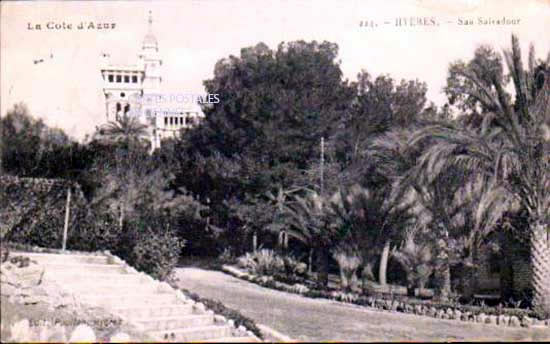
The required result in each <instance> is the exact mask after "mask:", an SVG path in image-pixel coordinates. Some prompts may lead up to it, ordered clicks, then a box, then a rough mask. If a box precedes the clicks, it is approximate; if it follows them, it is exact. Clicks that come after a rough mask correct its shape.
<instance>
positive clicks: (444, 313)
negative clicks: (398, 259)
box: [222, 265, 550, 327]
mask: <svg viewBox="0 0 550 344" xmlns="http://www.w3.org/2000/svg"><path fill="white" fill-rule="evenodd" d="M222 271H224V272H225V273H228V274H230V275H232V276H235V277H237V278H240V279H243V280H246V281H249V282H252V283H255V284H258V285H260V286H262V287H266V288H271V289H276V290H280V291H284V292H289V293H294V294H300V295H303V296H306V297H311V298H323V299H329V300H335V301H341V302H346V303H352V304H355V305H359V306H365V307H370V308H375V309H379V310H386V311H394V312H403V313H410V314H416V315H422V316H429V317H434V318H438V319H449V320H457V321H470V322H477V323H483V324H492V325H499V326H511V327H518V326H523V327H530V326H548V327H550V319H546V320H541V319H537V318H536V315H535V313H534V312H533V311H531V310H526V309H513V308H504V307H479V306H468V305H460V304H444V303H435V302H429V301H422V300H410V299H409V300H406V301H404V300H400V299H399V297H392V298H384V297H382V298H380V297H374V296H364V295H359V294H355V293H343V292H340V291H327V290H316V289H310V288H309V287H306V286H304V285H301V284H294V285H290V284H286V283H282V282H279V281H276V280H274V279H273V278H272V277H269V276H257V275H252V274H249V273H248V272H244V271H242V270H240V269H238V268H236V267H234V266H229V265H224V266H222Z"/></svg>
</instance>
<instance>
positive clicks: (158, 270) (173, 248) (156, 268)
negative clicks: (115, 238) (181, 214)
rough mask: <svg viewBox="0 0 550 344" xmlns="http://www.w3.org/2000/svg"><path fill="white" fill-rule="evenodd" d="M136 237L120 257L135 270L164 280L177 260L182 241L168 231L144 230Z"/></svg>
mask: <svg viewBox="0 0 550 344" xmlns="http://www.w3.org/2000/svg"><path fill="white" fill-rule="evenodd" d="M136 239H137V240H135V242H134V245H132V249H131V251H130V252H129V254H128V255H127V256H126V257H124V256H123V257H122V258H123V259H124V258H126V259H127V262H128V264H130V265H132V266H133V267H134V268H136V269H137V270H139V271H143V272H145V273H148V274H150V275H151V276H153V277H155V278H158V279H160V280H165V279H166V278H167V277H168V276H169V275H170V273H171V272H172V270H173V269H174V267H175V266H176V264H177V262H178V258H179V256H180V252H181V249H182V248H183V242H182V241H181V240H180V239H179V238H178V237H177V236H176V235H174V234H173V233H172V232H170V231H153V230H146V231H144V232H143V235H142V236H140V237H138V238H136Z"/></svg>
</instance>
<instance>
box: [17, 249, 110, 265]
mask: <svg viewBox="0 0 550 344" xmlns="http://www.w3.org/2000/svg"><path fill="white" fill-rule="evenodd" d="M11 255H13V256H24V257H29V258H30V259H32V260H34V261H36V262H37V263H40V264H44V263H82V264H108V263H109V260H108V257H107V256H103V255H85V254H56V253H37V252H19V251H13V252H10V256H11Z"/></svg>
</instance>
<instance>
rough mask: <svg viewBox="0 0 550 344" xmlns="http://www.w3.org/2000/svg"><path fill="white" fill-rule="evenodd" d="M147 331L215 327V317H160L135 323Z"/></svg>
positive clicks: (201, 315) (207, 315)
mask: <svg viewBox="0 0 550 344" xmlns="http://www.w3.org/2000/svg"><path fill="white" fill-rule="evenodd" d="M135 322H136V323H138V324H140V325H141V326H142V328H143V329H145V330H146V331H164V330H173V329H182V328H191V327H193V328H194V327H204V326H209V325H214V315H211V314H193V315H184V316H172V317H158V318H150V319H142V320H138V321H135Z"/></svg>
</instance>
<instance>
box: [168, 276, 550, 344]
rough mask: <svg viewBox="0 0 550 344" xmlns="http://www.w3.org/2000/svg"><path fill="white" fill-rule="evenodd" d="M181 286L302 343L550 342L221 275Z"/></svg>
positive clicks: (529, 333) (538, 335)
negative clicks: (322, 297) (347, 302)
mask: <svg viewBox="0 0 550 344" xmlns="http://www.w3.org/2000/svg"><path fill="white" fill-rule="evenodd" d="M176 277H177V278H179V286H180V287H182V288H186V289H188V290H190V291H192V292H195V293H197V294H199V295H200V296H201V297H207V298H212V299H217V300H219V301H221V302H222V303H223V304H225V305H226V306H227V307H230V308H233V309H236V310H239V311H240V312H241V313H242V314H243V315H245V316H247V317H250V318H252V319H254V320H255V321H256V322H257V323H258V324H263V325H267V326H269V327H271V328H273V329H274V330H276V331H279V332H281V333H284V334H285V335H287V336H289V337H291V338H293V339H295V340H298V341H413V340H414V341H420V340H423V341H459V340H469V341H472V340H473V341H477V340H484V341H504V340H507V341H512V340H513V341H517V340H530V341H532V340H538V341H544V340H550V330H548V329H540V328H535V329H533V328H532V329H526V328H503V327H499V326H493V325H481V324H475V323H464V322H457V321H451V320H441V319H434V318H428V317H420V316H416V315H412V314H403V313H390V312H387V311H386V312H382V311H377V310H370V309H366V308H364V307H358V306H353V305H347V304H342V303H338V302H335V301H330V300H321V299H310V298H305V297H302V296H299V295H296V294H290V293H285V292H280V291H276V290H271V289H267V288H263V287H260V286H258V285H256V284H253V283H250V282H246V281H243V280H240V279H237V278H235V277H232V276H229V275H227V274H224V273H222V272H219V271H212V270H204V269H199V268H178V269H176Z"/></svg>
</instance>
